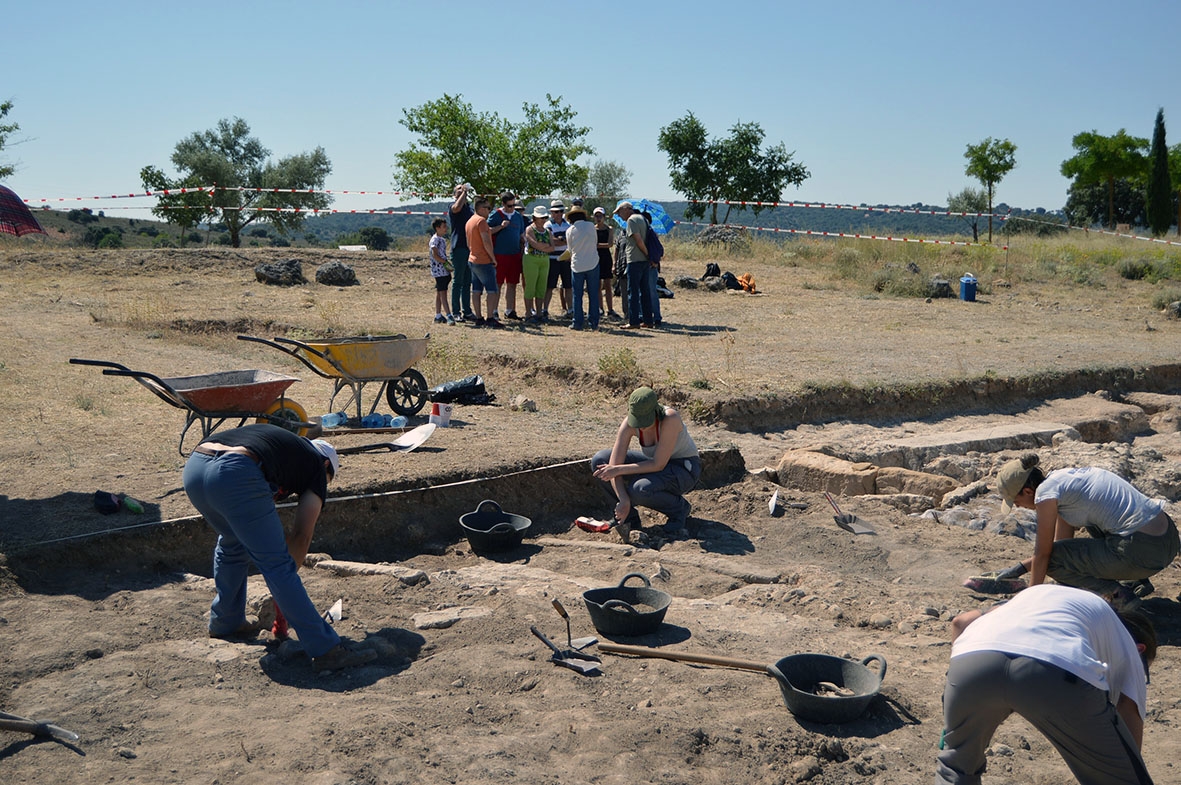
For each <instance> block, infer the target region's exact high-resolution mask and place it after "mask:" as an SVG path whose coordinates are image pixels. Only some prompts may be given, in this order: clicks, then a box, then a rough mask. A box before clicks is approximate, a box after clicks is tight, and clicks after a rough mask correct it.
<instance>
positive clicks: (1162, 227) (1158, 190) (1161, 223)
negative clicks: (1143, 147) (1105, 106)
mask: <svg viewBox="0 0 1181 785" xmlns="http://www.w3.org/2000/svg"><path fill="white" fill-rule="evenodd" d="M1148 161H1149V164H1150V167H1151V168H1150V170H1149V174H1148V189H1147V190H1146V192H1145V194H1144V201H1145V205H1146V207H1147V213H1148V228H1149V229H1150V230H1151V231H1152V233H1153V234H1154V235H1155V236H1157V237H1160V236H1161V235H1164V234H1166V233H1168V231H1169V227H1170V226H1171V225H1172V223H1173V184H1172V182H1170V180H1169V147H1168V145H1167V144H1165V110H1164V109H1163V108H1162V109H1157V110H1156V125H1155V126H1154V127H1153V129H1152V148H1151V149H1150V150H1149V151H1148Z"/></svg>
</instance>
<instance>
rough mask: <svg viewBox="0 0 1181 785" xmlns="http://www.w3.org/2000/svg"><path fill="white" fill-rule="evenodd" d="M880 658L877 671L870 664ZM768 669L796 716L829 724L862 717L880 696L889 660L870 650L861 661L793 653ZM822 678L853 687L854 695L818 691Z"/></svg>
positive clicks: (845, 686)
mask: <svg viewBox="0 0 1181 785" xmlns="http://www.w3.org/2000/svg"><path fill="white" fill-rule="evenodd" d="M874 660H877V662H878V664H880V665H881V668H880V669H879V670H878V671H877V672H874V671H872V670H870V669H869V668H868V667H866V666H867V665H869V663H870V662H872V661H874ZM767 672H768V673H770V674H771V675H772V676H774V677H775V681H777V682H779V690H780V692H782V693H783V702H784V703H786V704H787V710H788V711H790V712H791V713H792V714H794V715H795V716H796V717H799V718H800V719H804V720H811V721H812V722H823V723H826V724H830V723H839V722H851V721H853V720H855V719H857V718H858V717H860V716H861V715H862V714H863V713H864V712H865V709H866V707H868V706H869V702H870V701H872V700H873V699H874V697H875V696H877V694H878V691H879V690H880V689H881V688H882V680H883V679H885V678H886V660H885V658H884V657H881V656H879V655H877V654H871V655H870V656H868V657H866V658H865V659H864V660H862V661H861V662H856V661H854V660H846V659H844V658H842V657H831V656H829V655H827V654H793V655H791V656H790V657H784V658H783V659H781V660H779V661H778V662H776V663H775V664H774V665H769V666H767ZM820 682H829V683H830V684H834V685H836V686H837V687H844V688H845V689H848V690H852V691H853V694H852V695H834V696H828V695H817V694H815V693H816V687H817V685H818V684H819V683H820Z"/></svg>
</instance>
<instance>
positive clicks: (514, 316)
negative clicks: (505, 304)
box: [504, 311, 521, 322]
mask: <svg viewBox="0 0 1181 785" xmlns="http://www.w3.org/2000/svg"><path fill="white" fill-rule="evenodd" d="M504 318H505V319H511V320H512V321H514V322H519V321H521V317H520V316H517V312H516V311H505V312H504Z"/></svg>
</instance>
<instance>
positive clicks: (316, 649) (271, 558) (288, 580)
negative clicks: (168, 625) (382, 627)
mask: <svg viewBox="0 0 1181 785" xmlns="http://www.w3.org/2000/svg"><path fill="white" fill-rule="evenodd" d="M184 485H185V493H187V494H188V495H189V500H190V501H191V502H192V503H193V506H194V507H196V508H197V511H198V512H200V513H201V515H202V517H204V518H205V522H206V523H208V524H209V525H210V526H211V527H213V530H214V531H216V532H217V533H218V538H217V547H216V548H215V549H214V551H213V583H214V586H215V587H216V588H217V596H216V597H215V598H214V600H213V605H212V607H211V608H210V610H211V614H210V619H209V631H210V632H212V633H214V634H218V635H224V634H227V633H231V632H233V631H234V630H236V629H237V628H238V627H240V626H242V625H243V624H245V623H246V572H247V569H248V568H249V563H250V562H254V564H255V566H257V567H258V570H259V572H261V573H262V577H263V579H264V580H265V581H266V583H267V588H268V589H270V590H271V596H272V597H274V599H275V604H276V605H278V606H279V609H280V610H282V611H283V616H284V617H286V619H287V622H288V623H289V624H290V625H291V626H292V628H294V629H295V633H296V635H298V636H299V642H300V643H301V644H302V645H303V650H304V651H305V652H306V653H307V655H308V656H309V657H319V656H320V655H321V654H324V653H325V652H327V651H328V650H329V649H331V648H332V647H333V646H335V645H337V644H338V643H340V636H338V635H337V634H336V631H335V630H333V629H332V627H330V626H329V625H328V623H327V622H326V621H324V619H323V618H321V616H320V612H319V611H317V610H316V606H315V605H313V604H312V601H311V599H310V598H309V597H308V593H307V591H306V590H305V589H304V587H303V582H302V581H300V579H299V574H298V572H297V567H296V565H295V560H294V559H292V558H291V554H290V553H289V552H288V550H287V541H286V538H285V537H284V534H283V524H282V523H280V522H279V514H278V512H276V510H275V502H274V499H273V498H272V497H271V487H270V484H269V483H267V480H266V478H265V477H264V476H263V473H262V469H261V468H260V467H259V465H258V464H256V463H255V462H254V461H253V460H252V459H251V458H248V457H246V456H245V455H241V454H239V453H232V452H231V453H223V454H222V455H219V456H216V457H214V456H210V455H202V454H201V453H193V455H192V457H190V458H189V462H188V463H186V464H185V471H184Z"/></svg>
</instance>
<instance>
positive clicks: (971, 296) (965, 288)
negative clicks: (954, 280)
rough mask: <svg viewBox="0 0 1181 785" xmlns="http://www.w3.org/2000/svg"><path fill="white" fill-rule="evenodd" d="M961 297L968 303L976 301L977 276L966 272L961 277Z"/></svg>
mask: <svg viewBox="0 0 1181 785" xmlns="http://www.w3.org/2000/svg"><path fill="white" fill-rule="evenodd" d="M960 299H961V300H963V301H964V302H966V303H974V302H976V276H974V275H972V274H971V273H964V277H963V278H961V279H960Z"/></svg>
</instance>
